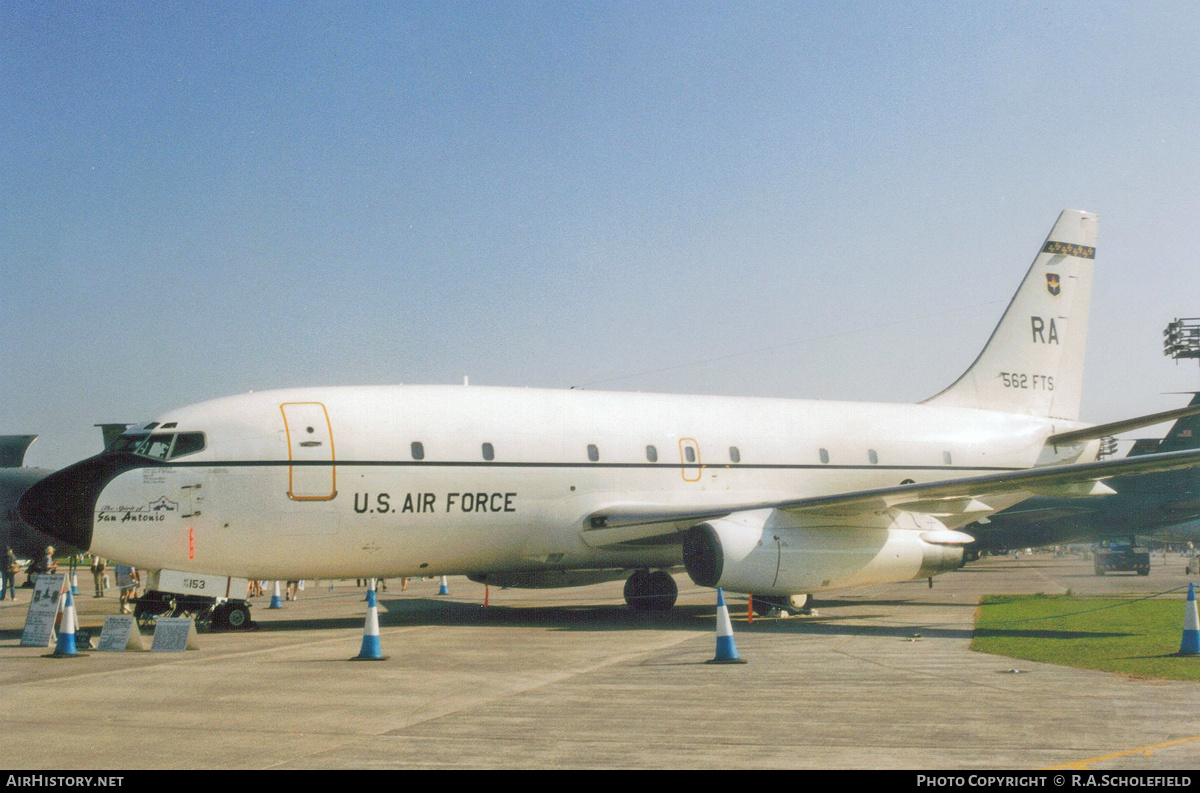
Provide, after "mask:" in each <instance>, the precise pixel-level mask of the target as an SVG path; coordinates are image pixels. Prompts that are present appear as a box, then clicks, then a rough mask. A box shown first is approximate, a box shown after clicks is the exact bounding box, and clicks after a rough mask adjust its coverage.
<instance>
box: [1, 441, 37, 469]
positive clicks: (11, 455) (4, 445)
mask: <svg viewBox="0 0 1200 793" xmlns="http://www.w3.org/2000/svg"><path fill="white" fill-rule="evenodd" d="M35 440H37V436H36V435H0V468H20V467H21V466H23V465H24V464H25V452H26V450H28V449H29V444H31V443H33V442H34V441H35Z"/></svg>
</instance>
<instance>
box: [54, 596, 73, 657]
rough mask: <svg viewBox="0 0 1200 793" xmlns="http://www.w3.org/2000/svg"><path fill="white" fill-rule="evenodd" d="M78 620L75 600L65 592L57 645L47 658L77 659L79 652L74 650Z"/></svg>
mask: <svg viewBox="0 0 1200 793" xmlns="http://www.w3.org/2000/svg"><path fill="white" fill-rule="evenodd" d="M78 623H79V620H78V619H77V618H76V616H75V600H74V599H73V598H72V597H71V593H70V592H69V591H68V592H67V604H66V605H65V606H63V618H62V625H60V626H59V631H58V643H57V644H55V645H54V654H53V655H50V656H47V657H49V658H78V657H79V655H80V654H79V651H78V650H76V649H75V626H76V625H77V624H78Z"/></svg>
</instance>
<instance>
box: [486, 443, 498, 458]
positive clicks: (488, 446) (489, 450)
mask: <svg viewBox="0 0 1200 793" xmlns="http://www.w3.org/2000/svg"><path fill="white" fill-rule="evenodd" d="M483 459H485V460H487V461H488V462H491V461H492V460H495V459H496V450H495V449H493V448H492V444H490V443H485V444H483Z"/></svg>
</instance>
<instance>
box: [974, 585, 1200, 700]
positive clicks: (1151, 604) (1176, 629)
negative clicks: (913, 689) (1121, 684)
mask: <svg viewBox="0 0 1200 793" xmlns="http://www.w3.org/2000/svg"><path fill="white" fill-rule="evenodd" d="M1183 616H1184V601H1183V600H1182V599H1179V598H1157V599H1121V598H1080V597H1074V596H1071V595H987V596H985V597H984V598H983V600H982V601H981V603H980V607H979V610H978V611H977V612H976V618H975V637H974V638H973V639H972V640H971V649H972V650H978V651H979V652H985V653H992V654H994V655H1007V656H1010V657H1012V658H1021V659H1024V660H1028V661H1041V662H1043V663H1049V664H1060V665H1062V666H1074V667H1081V668H1084V669H1099V670H1101V671H1104V672H1120V673H1123V674H1128V675H1134V676H1137V677H1151V678H1162V679H1165V680H1193V681H1200V656H1193V657H1190V658H1181V657H1179V656H1176V655H1175V653H1176V652H1178V650H1179V642H1180V639H1181V638H1182V635H1183Z"/></svg>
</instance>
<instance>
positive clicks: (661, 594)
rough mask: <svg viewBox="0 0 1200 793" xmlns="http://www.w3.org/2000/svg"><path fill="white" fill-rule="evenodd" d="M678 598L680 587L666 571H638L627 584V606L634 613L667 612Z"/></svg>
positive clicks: (630, 577)
mask: <svg viewBox="0 0 1200 793" xmlns="http://www.w3.org/2000/svg"><path fill="white" fill-rule="evenodd" d="M678 596H679V587H677V586H676V585H675V579H674V578H672V577H671V576H670V574H669V573H667V572H666V571H665V570H655V571H654V572H650V571H649V570H638V571H637V572H635V573H634V574H633V575H631V576H629V580H627V581H626V582H625V605H627V606H629V608H631V609H633V610H634V611H666V610H667V609H669V608H671V607H672V606H674V605H675V599H676V598H677V597H678Z"/></svg>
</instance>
